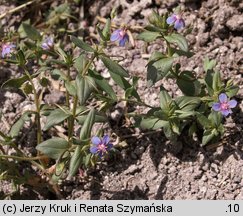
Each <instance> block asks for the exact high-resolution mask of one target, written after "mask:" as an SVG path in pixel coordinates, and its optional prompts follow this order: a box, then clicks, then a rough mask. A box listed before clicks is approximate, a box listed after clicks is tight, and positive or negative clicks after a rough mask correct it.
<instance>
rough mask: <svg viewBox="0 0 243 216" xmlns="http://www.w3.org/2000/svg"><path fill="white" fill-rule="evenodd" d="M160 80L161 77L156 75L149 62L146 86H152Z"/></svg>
mask: <svg viewBox="0 0 243 216" xmlns="http://www.w3.org/2000/svg"><path fill="white" fill-rule="evenodd" d="M160 79H162V76H161V75H160V74H159V73H158V70H157V69H156V68H155V67H154V66H153V64H151V62H150V63H149V64H148V67H147V85H148V87H151V86H153V85H154V84H155V83H156V82H157V81H159V80H160Z"/></svg>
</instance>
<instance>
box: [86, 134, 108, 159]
mask: <svg viewBox="0 0 243 216" xmlns="http://www.w3.org/2000/svg"><path fill="white" fill-rule="evenodd" d="M91 142H92V143H93V145H92V146H91V147H90V152H91V153H92V154H98V156H99V157H103V156H104V155H106V154H107V152H108V151H109V150H110V149H111V148H112V147H113V144H111V143H110V138H109V136H108V135H105V136H104V137H103V138H102V139H100V138H99V137H97V136H94V137H92V139H91Z"/></svg>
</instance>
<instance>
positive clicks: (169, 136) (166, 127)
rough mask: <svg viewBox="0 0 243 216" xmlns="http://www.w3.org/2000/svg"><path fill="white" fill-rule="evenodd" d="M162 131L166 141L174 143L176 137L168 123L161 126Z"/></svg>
mask: <svg viewBox="0 0 243 216" xmlns="http://www.w3.org/2000/svg"><path fill="white" fill-rule="evenodd" d="M163 131H164V134H165V136H166V138H167V139H169V140H171V141H176V140H177V135H176V134H175V133H174V132H173V130H172V128H171V124H170V123H169V122H167V123H166V124H165V125H164V126H163Z"/></svg>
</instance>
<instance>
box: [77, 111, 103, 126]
mask: <svg viewBox="0 0 243 216" xmlns="http://www.w3.org/2000/svg"><path fill="white" fill-rule="evenodd" d="M87 116H88V115H81V116H77V117H76V119H77V121H78V123H79V124H84V122H85V120H86V119H87ZM94 122H107V117H106V115H104V114H102V113H100V112H95V118H94Z"/></svg>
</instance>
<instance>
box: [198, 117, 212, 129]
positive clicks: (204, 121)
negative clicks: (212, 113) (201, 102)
mask: <svg viewBox="0 0 243 216" xmlns="http://www.w3.org/2000/svg"><path fill="white" fill-rule="evenodd" d="M196 116H197V120H198V122H199V123H200V124H201V125H202V126H203V128H211V127H212V122H211V121H210V120H209V119H208V118H207V117H206V116H204V115H203V114H201V113H196Z"/></svg>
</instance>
